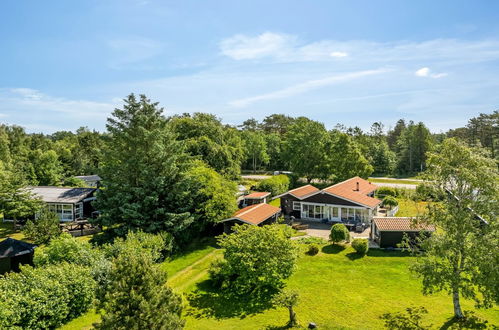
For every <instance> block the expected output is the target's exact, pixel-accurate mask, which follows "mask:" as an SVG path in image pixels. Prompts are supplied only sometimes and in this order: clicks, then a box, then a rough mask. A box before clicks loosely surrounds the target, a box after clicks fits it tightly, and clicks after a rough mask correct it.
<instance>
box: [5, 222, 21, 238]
mask: <svg viewBox="0 0 499 330" xmlns="http://www.w3.org/2000/svg"><path fill="white" fill-rule="evenodd" d="M8 237H11V238H14V239H17V240H23V239H24V234H23V233H22V232H20V231H17V230H14V224H13V223H12V222H3V221H0V240H4V239H5V238H8Z"/></svg>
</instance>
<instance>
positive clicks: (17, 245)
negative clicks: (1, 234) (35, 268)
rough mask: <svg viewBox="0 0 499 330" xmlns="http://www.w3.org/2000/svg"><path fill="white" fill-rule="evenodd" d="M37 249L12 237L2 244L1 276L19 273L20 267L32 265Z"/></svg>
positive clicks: (0, 258) (0, 250)
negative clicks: (8, 273)
mask: <svg viewBox="0 0 499 330" xmlns="http://www.w3.org/2000/svg"><path fill="white" fill-rule="evenodd" d="M35 247H36V245H34V244H30V243H26V242H23V241H18V240H16V239H13V238H10V237H9V238H7V239H5V240H3V241H2V242H0V274H5V273H7V272H10V271H14V272H18V271H19V265H26V264H28V265H32V264H33V255H34V253H35Z"/></svg>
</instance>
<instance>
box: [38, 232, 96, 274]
mask: <svg viewBox="0 0 499 330" xmlns="http://www.w3.org/2000/svg"><path fill="white" fill-rule="evenodd" d="M101 257H102V255H101V253H100V252H99V250H97V249H93V248H92V245H90V243H88V242H82V241H79V240H77V239H75V238H74V237H72V236H71V235H69V234H68V233H63V234H62V235H61V236H59V237H57V238H54V239H53V240H52V241H50V243H49V244H48V245H47V246H45V247H40V248H38V249H36V251H35V257H34V263H35V265H36V266H44V265H54V264H60V263H63V262H67V263H71V264H77V265H82V266H92V265H93V264H94V263H95V262H96V260H97V259H99V258H101Z"/></svg>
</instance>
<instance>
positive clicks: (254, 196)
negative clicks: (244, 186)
mask: <svg viewBox="0 0 499 330" xmlns="http://www.w3.org/2000/svg"><path fill="white" fill-rule="evenodd" d="M269 196H270V193H269V192H260V191H257V192H253V193H251V194H248V195H246V196H243V200H242V206H243V207H245V206H250V205H254V204H262V203H267V201H268V199H269Z"/></svg>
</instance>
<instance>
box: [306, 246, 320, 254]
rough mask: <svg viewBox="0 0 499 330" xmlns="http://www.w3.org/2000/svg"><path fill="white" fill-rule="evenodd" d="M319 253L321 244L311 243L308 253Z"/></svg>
mask: <svg viewBox="0 0 499 330" xmlns="http://www.w3.org/2000/svg"><path fill="white" fill-rule="evenodd" d="M317 253H319V246H318V245H317V244H310V245H309V246H308V251H307V254H308V255H310V256H315V255H316V254H317Z"/></svg>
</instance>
